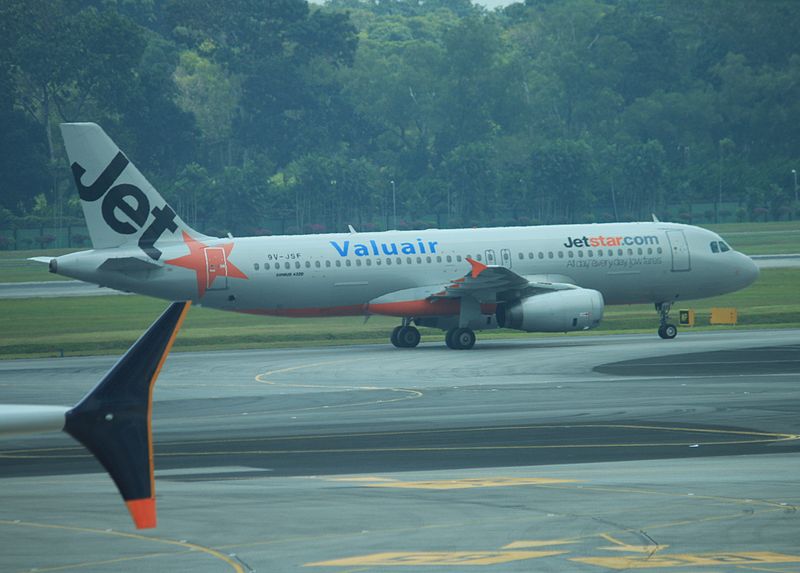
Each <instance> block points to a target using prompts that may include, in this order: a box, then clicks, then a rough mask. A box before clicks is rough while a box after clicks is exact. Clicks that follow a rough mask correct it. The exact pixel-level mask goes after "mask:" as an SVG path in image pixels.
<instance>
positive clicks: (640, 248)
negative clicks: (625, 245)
mask: <svg viewBox="0 0 800 573" xmlns="http://www.w3.org/2000/svg"><path fill="white" fill-rule="evenodd" d="M636 251H637V253H638V254H640V255H641V254H642V253H643V251H642V247H639V248H638V249H636Z"/></svg>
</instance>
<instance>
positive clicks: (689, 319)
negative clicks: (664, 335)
mask: <svg viewBox="0 0 800 573" xmlns="http://www.w3.org/2000/svg"><path fill="white" fill-rule="evenodd" d="M678 324H680V325H681V326H694V311H693V310H692V309H690V308H682V309H681V310H679V311H678Z"/></svg>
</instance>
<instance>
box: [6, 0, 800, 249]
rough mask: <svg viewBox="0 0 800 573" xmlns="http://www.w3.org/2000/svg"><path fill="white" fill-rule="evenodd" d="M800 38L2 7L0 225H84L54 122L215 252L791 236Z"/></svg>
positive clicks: (584, 1)
mask: <svg viewBox="0 0 800 573" xmlns="http://www.w3.org/2000/svg"><path fill="white" fill-rule="evenodd" d="M798 31H800V2H797V1H795V0H786V1H778V0H774V1H768V0H764V1H760V2H753V1H752V0H726V1H724V2H721V1H719V0H672V1H658V2H656V1H639V0H636V1H632V0H605V1H604V0H527V1H526V2H525V3H517V4H511V5H510V6H508V7H506V8H504V9H498V10H495V11H491V12H489V11H487V10H486V9H484V8H481V7H480V6H478V5H474V4H471V3H470V2H469V1H468V0H329V1H328V2H327V3H326V4H324V5H313V4H311V5H309V4H307V3H306V2H305V1H304V0H227V1H225V2H218V1H215V0H2V2H0V174H2V181H1V182H0V228H6V229H9V228H12V227H25V226H41V225H51V226H59V227H60V226H62V225H64V224H70V222H74V219H73V218H75V217H80V209H79V205H78V203H77V196H76V193H75V192H74V189H73V184H72V182H71V179H70V173H69V169H68V165H67V160H66V156H65V153H64V150H63V147H62V144H61V139H60V135H59V132H58V124H59V123H60V122H64V121H94V122H97V123H99V124H101V125H102V126H103V127H104V129H105V130H106V131H107V132H108V133H109V134H110V135H111V136H112V137H113V138H114V139H115V140H116V141H117V143H118V144H119V145H120V147H121V148H122V149H123V150H125V151H126V154H127V155H128V156H129V157H130V158H131V159H132V160H133V161H134V162H136V163H137V165H138V167H139V168H140V169H141V170H142V171H143V172H144V173H145V174H146V175H147V176H148V178H150V180H151V182H152V183H153V184H154V185H155V186H156V187H157V188H158V189H159V190H160V191H161V192H162V193H163V194H164V195H165V196H166V197H167V198H168V200H169V201H170V202H171V203H172V204H173V205H174V206H175V207H176V209H177V210H178V211H179V213H180V214H181V216H183V217H184V219H186V220H187V222H189V223H190V224H194V225H197V227H198V228H199V229H201V230H203V231H205V232H208V233H224V232H228V231H232V232H234V233H236V234H252V233H296V232H323V231H344V230H346V228H347V227H346V226H347V224H353V225H354V226H356V228H358V229H359V230H374V229H383V228H387V227H399V228H413V227H428V226H442V227H452V226H474V225H480V226H486V225H509V224H536V223H562V222H591V221H598V222H601V221H616V220H637V219H649V217H650V213H651V212H654V213H657V214H659V215H660V216H661V218H662V219H671V220H680V221H686V222H692V221H694V222H698V221H700V222H702V221H735V220H768V219H769V220H774V219H786V218H793V217H798V216H800V206H799V205H798V202H797V184H796V173H795V174H793V173H792V170H793V169H798V170H800V160H799V158H798V150H800V41H798ZM395 214H396V215H395ZM395 216H396V220H394V217H395ZM65 222H66V223H65ZM3 240H4V241H5V242H6V244H5V246H6V247H8V246H13V245H10V244H9V243H10V241H13V239H9V238H8V237H7V236H6V237H5V238H3ZM0 246H3V245H0ZM18 246H21V245H18Z"/></svg>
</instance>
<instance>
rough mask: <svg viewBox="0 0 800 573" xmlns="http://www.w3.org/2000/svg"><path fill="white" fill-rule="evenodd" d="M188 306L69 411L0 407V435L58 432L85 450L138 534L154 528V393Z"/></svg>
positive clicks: (167, 316) (175, 308)
mask: <svg viewBox="0 0 800 573" xmlns="http://www.w3.org/2000/svg"><path fill="white" fill-rule="evenodd" d="M190 304H191V303H189V302H175V303H172V304H171V305H170V306H169V307H168V308H167V310H166V311H164V313H163V314H162V315H161V316H160V317H159V318H158V319H157V320H156V321H155V322H154V323H153V324H152V325H151V326H150V328H149V329H148V330H147V332H145V333H144V334H143V335H142V336H141V337H140V338H139V340H137V341H136V342H135V343H134V344H133V346H131V348H130V349H129V350H128V352H126V353H125V354H124V355H123V356H122V358H120V359H119V360H118V361H117V363H116V364H115V365H114V366H113V368H111V370H109V372H108V373H107V374H106V375H105V376H104V377H103V379H102V380H101V381H100V382H99V383H98V384H97V385H96V386H95V387H94V388H93V389H92V391H91V392H89V393H88V394H87V395H86V396H85V397H84V398H83V399H82V400H81V401H80V402H78V404H77V405H75V406H74V407H73V408H71V409H67V408H63V407H57V406H16V405H15V406H0V413H2V414H3V415H2V416H0V434H3V433H31V432H38V431H49V430H58V429H63V430H64V431H65V432H66V433H68V434H69V435H70V436H72V437H73V438H75V439H76V440H78V441H79V442H80V443H81V444H83V445H84V446H86V448H87V449H88V450H89V451H90V452H92V454H94V456H95V457H96V458H97V459H98V460H99V461H100V463H101V464H102V465H103V467H104V468H105V469H106V471H107V472H108V473H109V475H110V476H111V479H113V480H114V483H115V484H116V485H117V489H119V492H120V494H121V495H122V498H123V500H125V505H126V506H127V507H128V511H129V512H130V514H131V517H132V518H133V521H134V523H135V524H136V527H137V528H138V529H144V528H151V527H155V526H156V505H155V484H154V478H153V469H154V467H153V434H152V429H151V420H152V407H153V388H154V386H155V382H156V379H157V378H158V374H159V372H160V371H161V367H162V365H163V364H164V361H165V360H166V358H167V355H168V354H169V351H170V349H171V348H172V343H173V342H174V340H175V336H176V335H177V333H178V330H179V329H180V327H181V324H182V323H183V319H184V317H185V316H186V312H187V310H188V308H189V305H190ZM6 414H7V415H6ZM59 424H63V428H60V427H59Z"/></svg>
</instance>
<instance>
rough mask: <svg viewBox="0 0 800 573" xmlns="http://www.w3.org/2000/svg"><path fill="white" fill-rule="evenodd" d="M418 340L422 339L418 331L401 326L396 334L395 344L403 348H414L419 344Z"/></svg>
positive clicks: (411, 327) (410, 327)
mask: <svg viewBox="0 0 800 573" xmlns="http://www.w3.org/2000/svg"><path fill="white" fill-rule="evenodd" d="M420 338H422V336H421V335H420V333H419V330H417V329H416V328H414V327H413V326H402V327H400V330H399V331H398V332H397V342H399V343H400V344H401V346H402V347H403V348H414V347H416V346H417V345H418V344H419V339H420Z"/></svg>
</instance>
